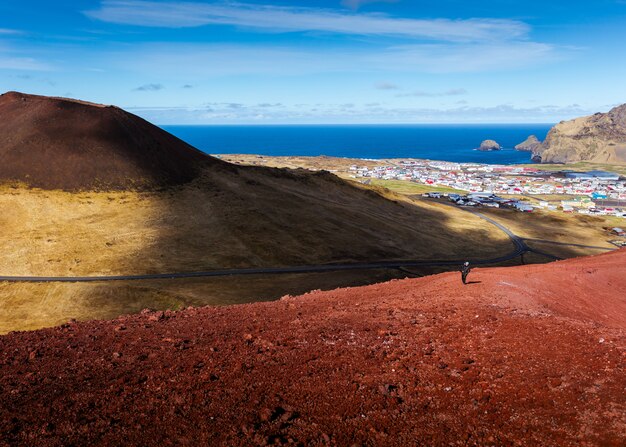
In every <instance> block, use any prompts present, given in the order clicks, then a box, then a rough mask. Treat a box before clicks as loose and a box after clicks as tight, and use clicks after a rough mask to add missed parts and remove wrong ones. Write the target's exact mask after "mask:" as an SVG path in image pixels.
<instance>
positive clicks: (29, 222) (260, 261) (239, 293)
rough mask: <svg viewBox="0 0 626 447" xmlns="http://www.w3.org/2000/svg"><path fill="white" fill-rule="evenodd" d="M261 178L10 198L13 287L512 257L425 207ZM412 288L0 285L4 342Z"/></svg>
mask: <svg viewBox="0 0 626 447" xmlns="http://www.w3.org/2000/svg"><path fill="white" fill-rule="evenodd" d="M257 174H258V173H257V172H256V171H254V170H252V171H244V172H240V173H238V174H237V180H238V181H239V183H235V182H234V180H233V178H229V177H228V175H222V176H220V177H219V179H217V178H216V177H215V176H212V177H211V178H209V179H203V180H201V181H199V182H198V183H195V184H190V185H188V186H186V187H182V188H178V189H173V190H168V191H162V192H151V193H139V192H82V193H69V192H63V191H43V190H34V189H27V188H23V187H7V186H5V187H2V188H1V189H0V207H2V209H3V210H8V211H7V212H4V213H2V214H1V215H0V227H1V228H2V229H3V232H2V233H1V234H0V274H1V275H14V276H79V275H81V276H82V275H85V276H90V275H116V274H142V273H169V272H186V271H198V270H211V269H219V268H245V267H271V266H286V265H310V264H323V263H329V262H355V261H365V260H368V261H371V260H384V259H435V258H436V259H458V258H463V257H465V256H467V254H468V253H471V254H472V256H474V257H494V256H499V255H502V254H506V253H508V252H510V251H511V247H512V246H511V244H510V242H509V241H508V239H507V238H506V237H505V236H504V235H503V234H502V233H501V232H499V231H498V230H496V229H495V228H493V227H490V226H485V225H483V224H482V223H481V221H480V220H479V219H478V218H476V217H474V216H472V215H470V214H468V213H465V212H463V211H461V210H450V209H448V207H445V206H442V205H439V204H437V203H430V202H420V203H416V202H412V201H411V200H409V199H408V198H407V197H405V196H400V195H397V194H395V193H393V192H390V191H388V190H385V189H382V188H379V187H372V188H374V189H375V190H373V189H372V188H367V187H365V186H363V185H354V186H353V185H348V184H344V183H343V182H340V183H339V184H337V185H335V184H334V183H333V182H334V180H332V179H331V181H326V180H323V181H322V180H319V179H318V178H317V177H314V178H312V179H308V180H302V181H307V182H309V183H308V185H307V187H306V188H302V185H300V184H299V182H300V181H301V180H300V178H299V177H296V178H291V177H289V178H287V179H283V178H282V177H281V175H284V174H283V173H281V172H277V173H276V178H273V177H272V178H270V179H269V180H268V179H267V178H263V179H261V178H260V177H259V176H258V175H257ZM214 177H215V178H214ZM241 179H244V181H241ZM261 181H262V182H263V183H261ZM336 181H339V180H336ZM218 182H220V183H219V185H218V184H217V183H218ZM335 188H338V190H335ZM248 198H251V199H250V200H249V199H248ZM302 222H308V224H307V225H303V224H302ZM417 273H421V272H417ZM407 275H408V273H406V272H399V271H395V270H386V271H377V272H350V273H345V272H344V273H328V274H312V275H286V276H280V277H278V276H271V277H245V278H221V279H194V280H170V281H136V282H114V283H89V284H24V283H7V282H5V283H0V299H1V300H2V302H3V306H1V307H0V333H1V332H8V331H11V330H23V329H34V328H38V327H44V326H51V325H56V324H59V323H62V322H64V321H67V320H69V319H71V318H75V319H80V320H83V319H93V318H103V319H104V318H113V317H116V316H118V315H121V314H129V313H134V312H137V311H139V310H141V309H143V308H155V309H171V308H181V307H186V306H190V305H206V304H217V305H222V304H233V303H241V302H250V301H259V300H271V299H277V298H279V297H281V296H283V295H285V294H295V293H304V292H306V291H308V290H313V289H330V288H336V287H341V286H350V285H361V284H369V283H373V282H379V281H384V280H388V279H393V278H397V277H404V276H407Z"/></svg>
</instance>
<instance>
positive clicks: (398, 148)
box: [161, 124, 552, 164]
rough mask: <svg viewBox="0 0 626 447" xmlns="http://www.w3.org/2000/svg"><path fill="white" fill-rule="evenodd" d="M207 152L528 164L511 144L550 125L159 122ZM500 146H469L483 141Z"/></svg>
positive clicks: (543, 134)
mask: <svg viewBox="0 0 626 447" xmlns="http://www.w3.org/2000/svg"><path fill="white" fill-rule="evenodd" d="M161 127H162V128H163V129H165V130H167V131H168V132H171V133H172V134H174V135H176V136H177V137H179V138H181V139H182V140H184V141H186V142H188V143H189V144H191V145H193V146H195V147H197V148H198V149H200V150H202V151H204V152H206V153H209V154H261V155H274V156H288V155H300V156H305V155H306V156H317V155H328V156H333V157H348V158H370V159H379V158H425V159H431V160H446V161H454V162H474V163H491V164H520V163H530V162H531V160H530V154H529V153H528V152H520V151H516V150H514V149H513V147H514V146H515V145H516V144H518V143H521V142H522V141H524V140H525V139H526V138H527V137H528V136H529V135H536V136H537V138H539V139H540V140H543V139H544V138H545V137H546V134H547V133H548V131H549V130H550V128H551V127H552V124H484V125H482V124H481V125H458V124H455V125H452V124H450V125H448V124H445V125H444V124H441V125H426V124H424V125H285V126H278V125H266V126H251V125H250V126H241V125H233V126H213V125H212V126H161ZM487 139H491V140H496V141H497V142H498V143H500V145H502V147H503V150H501V151H494V152H481V151H476V150H473V149H474V148H476V147H478V146H479V145H480V143H481V141H483V140H487Z"/></svg>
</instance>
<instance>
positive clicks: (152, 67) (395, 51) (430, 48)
mask: <svg viewBox="0 0 626 447" xmlns="http://www.w3.org/2000/svg"><path fill="white" fill-rule="evenodd" d="M564 55H565V56H567V53H566V52H565V50H562V51H557V49H555V48H554V47H552V46H551V45H548V44H541V43H536V42H525V41H522V42H509V43H508V44H490V43H483V44H451V43H448V44H437V45H427V44H421V45H403V46H392V47H377V48H375V49H371V48H344V47H340V48H333V49H327V48H298V47H292V46H285V47H282V46H276V45H255V46H248V45H205V44H191V43H186V44H178V43H172V44H138V45H134V46H133V47H132V48H125V49H120V50H118V51H115V52H111V53H110V54H100V55H99V56H98V59H99V63H102V61H106V63H107V64H108V65H109V66H110V67H111V68H112V69H113V68H117V69H121V70H126V71H127V70H130V71H133V72H135V73H138V74H139V75H141V76H150V74H151V73H157V72H158V73H159V74H160V75H161V76H163V77H164V78H166V77H170V78H177V77H178V76H180V70H179V67H185V81H186V82H200V81H201V80H202V79H204V78H205V77H207V76H232V75H275V76H297V75H304V74H316V73H340V72H344V73H378V74H380V76H381V77H382V76H386V75H387V74H388V73H389V71H390V67H392V68H393V72H394V73H470V72H485V71H489V72H498V71H505V70H509V69H516V68H519V67H522V68H529V67H533V66H537V65H540V64H544V63H551V62H554V61H558V60H561V59H562V58H563V57H564ZM374 88H378V89H381V90H394V84H393V83H391V82H386V81H381V83H380V85H374Z"/></svg>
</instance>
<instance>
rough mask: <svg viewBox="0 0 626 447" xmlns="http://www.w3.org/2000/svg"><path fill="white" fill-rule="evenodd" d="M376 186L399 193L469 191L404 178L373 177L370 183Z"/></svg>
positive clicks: (462, 192)
mask: <svg viewBox="0 0 626 447" xmlns="http://www.w3.org/2000/svg"><path fill="white" fill-rule="evenodd" d="M369 184H371V185H374V186H382V187H383V188H387V189H389V190H391V191H393V192H396V193H398V194H406V195H412V194H423V193H426V192H441V193H456V194H466V193H467V191H462V190H460V189H454V188H447V187H445V186H431V185H423V184H421V183H415V182H409V181H404V180H379V179H371V181H370V183H369Z"/></svg>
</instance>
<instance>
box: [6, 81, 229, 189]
mask: <svg viewBox="0 0 626 447" xmlns="http://www.w3.org/2000/svg"><path fill="white" fill-rule="evenodd" d="M0 160H1V163H0V182H2V183H23V184H26V185H29V186H32V187H38V188H44V189H63V190H70V191H75V190H94V189H104V190H125V189H154V188H161V187H164V186H171V185H179V184H182V183H186V182H189V181H190V180H193V179H194V178H196V177H197V176H198V175H199V173H200V172H201V168H202V167H203V166H207V165H218V164H222V165H226V163H222V162H220V161H219V160H216V159H214V158H212V157H209V156H207V155H205V154H204V153H202V152H200V151H199V150H197V149H195V148H193V147H192V146H190V145H188V144H187V143H185V142H183V141H181V140H179V139H178V138H176V137H174V136H173V135H171V134H169V133H167V132H165V131H164V130H162V129H160V128H158V127H156V126H154V125H152V124H150V123H148V122H147V121H145V120H143V119H141V118H139V117H138V116H135V115H133V114H131V113H128V112H126V111H124V110H122V109H120V108H118V107H114V106H104V105H101V104H92V103H88V102H85V101H78V100H73V99H67V98H54V97H46V96H36V95H28V94H24V93H18V92H9V93H5V94H3V95H0Z"/></svg>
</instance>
